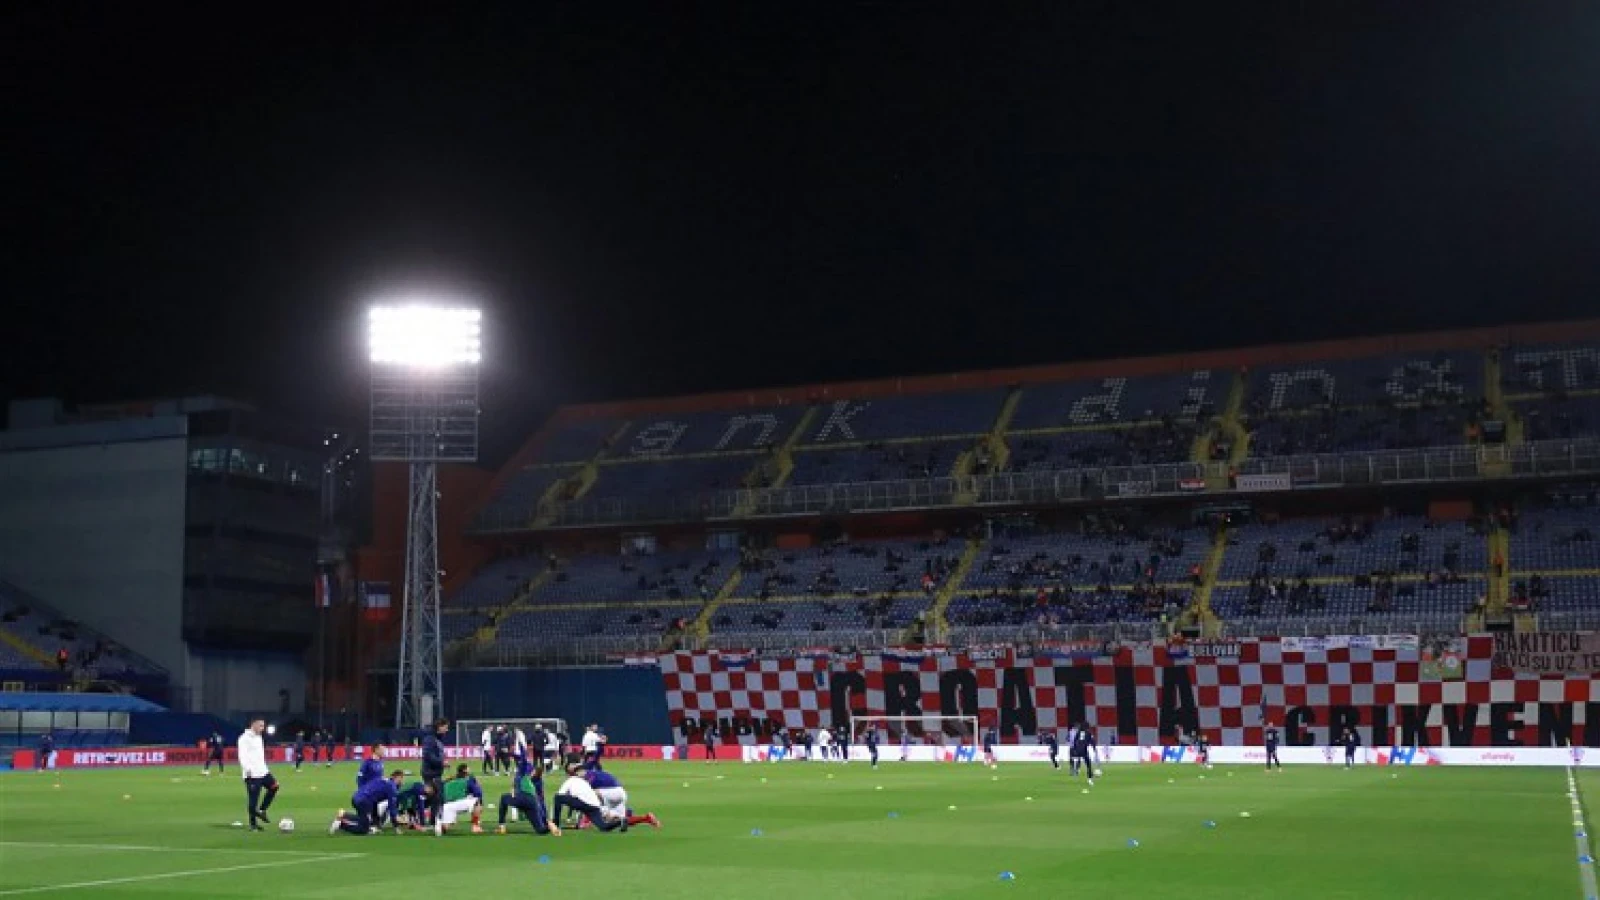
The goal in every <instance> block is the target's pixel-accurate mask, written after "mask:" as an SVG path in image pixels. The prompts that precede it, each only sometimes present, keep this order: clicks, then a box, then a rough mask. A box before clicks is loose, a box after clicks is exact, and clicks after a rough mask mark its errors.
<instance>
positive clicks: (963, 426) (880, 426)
mask: <svg viewBox="0 0 1600 900" xmlns="http://www.w3.org/2000/svg"><path fill="white" fill-rule="evenodd" d="M1005 398H1006V394H1005V391H1002V390H987V391H959V392H952V393H947V394H919V395H914V396H897V397H868V398H862V399H859V400H836V401H832V402H827V403H823V404H822V405H821V406H820V407H819V408H818V409H817V414H816V416H815V418H814V419H813V420H812V422H811V425H810V427H809V428H808V429H807V432H806V435H805V440H804V443H806V444H808V445H818V444H838V443H848V442H851V441H882V440H892V439H895V438H917V437H926V438H935V437H946V436H956V435H978V434H984V433H987V432H988V431H989V430H990V429H992V428H993V427H994V423H995V419H996V417H998V416H999V414H1000V405H1001V404H1002V403H1004V402H1005Z"/></svg>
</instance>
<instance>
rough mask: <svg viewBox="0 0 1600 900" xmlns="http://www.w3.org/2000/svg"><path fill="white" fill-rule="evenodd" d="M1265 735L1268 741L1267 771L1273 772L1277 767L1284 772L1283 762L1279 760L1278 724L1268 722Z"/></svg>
mask: <svg viewBox="0 0 1600 900" xmlns="http://www.w3.org/2000/svg"><path fill="white" fill-rule="evenodd" d="M1265 737H1266V742H1267V771H1268V772H1271V771H1272V770H1273V769H1274V768H1276V769H1277V770H1278V771H1280V772H1282V771H1283V763H1281V762H1279V761H1278V726H1276V725H1274V724H1272V723H1271V722H1268V723H1267V730H1266V734H1265Z"/></svg>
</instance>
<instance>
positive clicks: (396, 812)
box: [328, 747, 661, 837]
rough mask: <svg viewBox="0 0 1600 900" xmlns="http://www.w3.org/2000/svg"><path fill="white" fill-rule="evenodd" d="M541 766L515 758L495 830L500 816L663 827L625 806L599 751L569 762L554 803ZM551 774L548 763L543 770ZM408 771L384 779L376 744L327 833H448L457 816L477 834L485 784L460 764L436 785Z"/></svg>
mask: <svg viewBox="0 0 1600 900" xmlns="http://www.w3.org/2000/svg"><path fill="white" fill-rule="evenodd" d="M546 771H547V769H546V767H545V765H544V764H543V761H542V760H540V759H537V758H534V759H530V758H529V756H528V754H527V753H526V752H519V753H518V754H517V756H516V769H515V772H514V773H513V779H514V780H513V781H512V788H511V793H509V794H501V795H500V803H499V816H500V821H499V825H498V826H497V827H496V828H495V833H496V834H505V833H506V819H507V817H508V816H509V817H510V819H511V821H512V822H513V823H514V822H516V821H517V820H518V818H519V813H520V817H522V818H526V819H527V820H528V824H529V825H530V826H532V828H533V831H534V833H535V834H540V835H551V836H553V837H560V836H561V833H562V827H561V825H562V824H563V823H564V824H565V825H566V827H567V828H575V829H579V830H582V829H585V828H593V829H594V830H596V831H623V832H625V831H627V830H628V829H629V827H631V826H634V825H649V826H651V827H653V828H660V827H661V820H660V819H658V818H657V817H656V816H655V814H654V813H645V814H643V815H635V814H634V811H633V810H632V809H630V808H629V807H628V792H627V790H626V789H625V788H623V786H622V783H621V782H620V781H618V780H617V777H616V776H615V775H613V774H612V773H610V772H607V771H606V770H605V769H604V768H602V767H601V765H600V760H599V757H598V756H596V755H589V756H587V757H586V758H585V759H584V761H582V762H577V761H569V762H568V763H567V764H566V765H565V767H564V769H563V771H564V772H565V774H566V780H565V781H563V782H562V783H561V786H560V787H559V788H558V789H557V790H556V793H555V802H554V804H553V806H546V804H545V791H544V776H545V774H546ZM548 771H550V772H554V771H555V769H554V767H553V766H552V767H550V768H549V769H548ZM407 776H408V773H407V772H405V771H403V770H400V769H395V770H394V771H392V772H390V773H389V774H388V776H387V777H385V775H384V771H383V757H382V748H381V747H374V748H373V752H372V756H371V757H370V758H368V759H366V760H365V761H363V762H362V763H361V769H360V771H359V772H357V774H356V791H355V793H354V794H352V795H351V797H350V805H351V807H352V808H351V809H341V810H339V812H338V814H337V815H336V816H335V817H334V819H333V822H332V823H331V824H330V825H329V826H328V833H329V834H338V833H339V832H341V831H342V832H344V833H345V834H356V835H372V834H378V833H379V832H380V831H382V830H383V828H384V827H385V826H386V825H387V826H388V827H389V828H391V829H392V830H393V833H394V834H397V835H399V834H405V833H406V831H408V830H409V831H421V832H426V831H430V830H431V831H432V832H433V833H434V834H435V835H438V836H442V835H444V834H447V833H448V832H449V831H450V829H451V828H452V827H453V826H455V825H456V824H457V823H458V822H459V821H460V819H461V817H462V816H468V817H469V820H470V822H471V828H472V833H473V834H482V833H483V824H482V820H483V810H484V795H483V786H482V785H481V784H479V782H478V779H477V778H476V777H474V776H473V774H472V773H471V772H470V771H469V770H468V766H467V764H465V763H462V764H460V765H458V766H456V769H455V775H454V776H453V777H450V778H446V779H443V780H442V781H440V782H438V783H437V784H439V785H441V786H442V790H441V791H440V792H439V795H438V796H435V792H436V789H435V785H434V784H430V783H426V782H423V781H414V782H412V783H411V784H409V785H408V784H406V783H405V779H406V778H407Z"/></svg>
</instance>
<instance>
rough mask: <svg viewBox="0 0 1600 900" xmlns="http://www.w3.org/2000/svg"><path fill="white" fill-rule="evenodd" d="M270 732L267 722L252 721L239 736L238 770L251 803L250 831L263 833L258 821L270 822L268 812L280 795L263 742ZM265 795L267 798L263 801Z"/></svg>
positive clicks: (259, 719) (263, 720) (248, 800)
mask: <svg viewBox="0 0 1600 900" xmlns="http://www.w3.org/2000/svg"><path fill="white" fill-rule="evenodd" d="M266 730H267V722H266V720H265V719H261V718H256V719H251V720H250V727H249V728H246V729H245V730H244V733H243V734H241V735H239V768H240V769H241V770H242V771H243V772H244V789H245V797H246V800H247V802H248V804H249V810H248V811H249V818H250V830H251V831H261V830H262V828H261V825H260V824H258V823H259V822H270V821H272V819H271V818H269V817H268V816H267V810H268V809H270V808H271V807H272V800H273V798H275V797H277V796H278V779H276V778H273V777H272V772H271V771H269V770H268V769H267V748H266V746H265V745H264V744H262V742H261V734H262V732H264V731H266ZM263 794H265V795H266V796H265V797H264V798H263V796H262V795H263Z"/></svg>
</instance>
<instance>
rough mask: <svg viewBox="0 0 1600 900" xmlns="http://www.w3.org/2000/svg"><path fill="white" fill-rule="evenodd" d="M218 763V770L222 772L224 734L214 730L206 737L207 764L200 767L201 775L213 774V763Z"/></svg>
mask: <svg viewBox="0 0 1600 900" xmlns="http://www.w3.org/2000/svg"><path fill="white" fill-rule="evenodd" d="M212 763H216V764H217V772H218V774H221V772H222V735H221V734H219V733H217V732H215V731H213V732H211V736H210V737H208V738H206V764H205V766H204V767H202V768H201V769H200V774H201V775H210V774H211V764H212Z"/></svg>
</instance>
